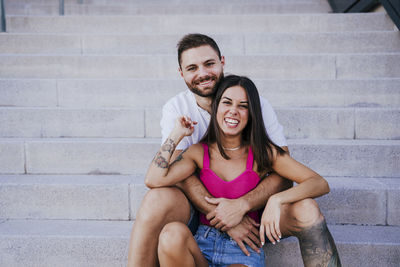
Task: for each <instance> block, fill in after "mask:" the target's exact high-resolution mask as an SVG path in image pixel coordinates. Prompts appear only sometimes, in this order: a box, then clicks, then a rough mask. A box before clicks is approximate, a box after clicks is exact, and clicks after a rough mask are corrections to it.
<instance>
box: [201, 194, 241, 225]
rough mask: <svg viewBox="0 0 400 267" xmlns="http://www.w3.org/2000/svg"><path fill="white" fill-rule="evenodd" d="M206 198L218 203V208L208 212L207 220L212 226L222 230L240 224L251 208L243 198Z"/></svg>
mask: <svg viewBox="0 0 400 267" xmlns="http://www.w3.org/2000/svg"><path fill="white" fill-rule="evenodd" d="M206 200H207V202H208V203H210V204H214V205H217V208H216V209H214V210H213V211H211V212H209V213H208V214H207V220H209V221H210V224H211V226H214V227H215V228H217V229H219V230H221V231H227V230H228V229H230V228H232V227H234V226H236V225H238V224H239V223H240V222H241V221H242V219H243V216H244V215H245V214H246V213H247V212H248V210H249V208H248V205H247V203H246V202H245V200H243V199H240V198H238V199H226V198H208V197H206Z"/></svg>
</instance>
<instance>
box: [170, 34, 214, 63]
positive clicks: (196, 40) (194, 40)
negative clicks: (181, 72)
mask: <svg viewBox="0 0 400 267" xmlns="http://www.w3.org/2000/svg"><path fill="white" fill-rule="evenodd" d="M203 45H209V46H211V48H212V49H214V51H215V52H216V53H217V55H218V57H219V59H221V51H219V47H218V45H217V43H216V42H215V41H214V40H213V39H212V38H211V37H208V36H207V35H204V34H200V33H190V34H187V35H185V36H183V38H182V39H181V40H180V41H179V43H178V44H177V48H178V63H179V67H181V56H182V53H183V52H184V51H186V50H188V49H191V48H196V47H200V46H203Z"/></svg>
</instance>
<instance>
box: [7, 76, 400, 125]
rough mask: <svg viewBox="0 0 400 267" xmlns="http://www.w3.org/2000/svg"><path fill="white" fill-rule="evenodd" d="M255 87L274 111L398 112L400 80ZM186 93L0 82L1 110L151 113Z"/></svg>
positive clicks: (264, 82) (147, 84) (113, 84)
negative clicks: (145, 110)
mask: <svg viewBox="0 0 400 267" xmlns="http://www.w3.org/2000/svg"><path fill="white" fill-rule="evenodd" d="M254 82H255V83H256V85H257V88H258V90H259V92H260V94H261V95H263V96H264V97H266V98H267V99H268V100H269V101H270V102H271V104H272V105H273V106H274V107H387V108H399V107H400V79H373V80H286V81H285V80H269V79H254ZM185 88H186V85H185V84H184V82H183V80H182V79H149V80H145V79H130V80H104V79H96V80H44V79H34V80H32V79H0V95H1V96H2V97H1V98H0V106H3V107H4V106H10V107H64V108H78V109H79V108H155V107H161V106H162V105H164V104H165V102H166V101H167V100H168V99H169V98H171V97H173V96H175V95H176V94H178V93H179V92H181V91H183V90H185ZM154 96H157V97H154ZM311 96H312V97H311ZM157 124H158V123H157Z"/></svg>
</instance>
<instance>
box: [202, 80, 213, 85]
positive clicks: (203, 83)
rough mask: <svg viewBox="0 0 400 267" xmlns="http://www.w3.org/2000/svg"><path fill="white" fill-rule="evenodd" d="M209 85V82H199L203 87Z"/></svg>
mask: <svg viewBox="0 0 400 267" xmlns="http://www.w3.org/2000/svg"><path fill="white" fill-rule="evenodd" d="M209 83H211V81H205V82H201V83H200V85H205V84H209Z"/></svg>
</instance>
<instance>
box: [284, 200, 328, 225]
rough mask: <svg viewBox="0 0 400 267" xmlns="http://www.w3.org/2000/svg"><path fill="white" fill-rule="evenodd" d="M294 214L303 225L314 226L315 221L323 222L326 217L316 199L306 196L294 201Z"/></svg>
mask: <svg viewBox="0 0 400 267" xmlns="http://www.w3.org/2000/svg"><path fill="white" fill-rule="evenodd" d="M291 210H292V216H293V217H294V218H295V220H296V222H297V223H298V224H299V225H298V226H301V227H308V226H312V225H314V224H315V223H318V222H321V221H322V220H323V219H324V217H323V216H322V214H321V211H320V209H319V207H318V204H317V202H316V201H315V200H314V199H311V198H306V199H303V200H300V201H298V202H295V203H293V205H292V207H291Z"/></svg>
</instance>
